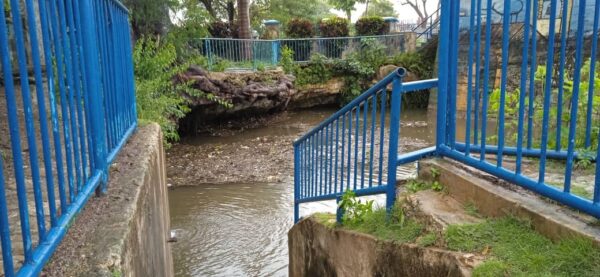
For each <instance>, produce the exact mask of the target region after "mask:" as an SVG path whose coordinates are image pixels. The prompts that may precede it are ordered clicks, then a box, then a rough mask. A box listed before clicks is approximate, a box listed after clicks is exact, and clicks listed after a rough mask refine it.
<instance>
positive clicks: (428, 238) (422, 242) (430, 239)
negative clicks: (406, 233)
mask: <svg viewBox="0 0 600 277" xmlns="http://www.w3.org/2000/svg"><path fill="white" fill-rule="evenodd" d="M437 239H438V237H437V235H436V234H435V233H429V234H426V235H424V236H422V237H420V238H419V239H418V240H417V244H418V245H419V246H422V247H428V246H432V245H434V244H435V242H436V241H437Z"/></svg>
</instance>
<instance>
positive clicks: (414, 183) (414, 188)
mask: <svg viewBox="0 0 600 277" xmlns="http://www.w3.org/2000/svg"><path fill="white" fill-rule="evenodd" d="M430 173H431V178H433V181H431V182H427V181H423V180H419V179H410V180H408V181H407V182H406V185H405V187H406V190H407V191H408V192H410V193H415V192H419V191H422V190H428V189H431V190H433V191H437V192H440V191H443V190H444V186H443V185H442V184H441V183H440V181H439V177H440V171H439V169H437V168H435V167H432V168H431V172H430Z"/></svg>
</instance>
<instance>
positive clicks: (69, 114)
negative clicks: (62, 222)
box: [57, 0, 78, 202]
mask: <svg viewBox="0 0 600 277" xmlns="http://www.w3.org/2000/svg"><path fill="white" fill-rule="evenodd" d="M57 2H58V6H57V10H58V20H59V21H58V23H59V27H60V33H61V36H60V37H61V45H62V49H61V50H62V58H63V59H64V61H61V63H62V62H64V68H66V83H67V87H66V89H65V90H64V93H62V95H61V99H60V100H61V101H60V106H61V108H62V110H63V114H62V117H63V125H64V126H63V127H64V128H65V130H64V132H65V145H67V148H69V151H68V152H67V156H68V159H69V160H68V162H67V168H68V173H69V174H70V176H69V201H70V202H73V201H75V182H78V180H77V176H73V174H74V173H75V174H77V162H76V161H75V157H74V156H76V155H77V154H76V153H77V151H76V149H75V145H72V143H73V141H72V140H75V138H74V137H73V132H74V131H73V130H72V129H73V124H72V123H73V120H72V119H71V118H73V117H74V115H73V110H72V109H71V108H70V105H69V103H70V101H68V100H69V99H71V94H72V89H73V73H72V71H71V50H70V46H69V43H68V42H67V41H68V39H69V38H68V35H67V28H66V26H67V23H66V15H65V9H64V2H63V1H60V0H59V1H57ZM59 71H62V70H61V69H59ZM61 73H62V72H61ZM71 147H72V148H71ZM69 162H70V165H69ZM73 163H75V168H73ZM74 178H75V179H74Z"/></svg>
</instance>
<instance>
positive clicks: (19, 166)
mask: <svg viewBox="0 0 600 277" xmlns="http://www.w3.org/2000/svg"><path fill="white" fill-rule="evenodd" d="M11 6H12V5H11ZM0 7H2V10H3V11H5V8H4V1H2V3H0ZM11 10H13V11H14V10H15V7H14V6H12V9H11ZM17 13H18V9H17ZM4 14H5V13H4V12H2V13H0V59H1V60H2V73H3V74H4V88H5V90H4V93H5V97H6V111H7V113H8V121H9V131H10V142H11V150H12V155H13V165H14V171H15V181H16V184H17V199H18V206H19V219H20V221H21V236H22V238H23V250H24V252H25V261H26V262H30V261H31V259H32V253H31V252H32V251H31V233H30V230H29V212H28V206H27V191H26V188H25V173H24V172H23V156H22V152H21V150H22V148H21V138H20V134H19V129H20V128H19V118H18V114H17V101H16V98H15V85H14V80H13V75H12V64H11V60H10V57H11V55H10V50H9V49H8V46H9V40H8V34H7V31H8V28H7V27H6V18H5V15H4ZM13 20H14V17H13ZM15 24H16V23H15ZM19 24H20V22H19ZM25 80H27V79H25ZM2 227H3V228H2V229H4V228H8V225H6V227H4V226H2ZM9 239H10V236H9ZM2 250H4V248H3V249H2ZM11 262H12V260H11ZM5 266H6V264H5Z"/></svg>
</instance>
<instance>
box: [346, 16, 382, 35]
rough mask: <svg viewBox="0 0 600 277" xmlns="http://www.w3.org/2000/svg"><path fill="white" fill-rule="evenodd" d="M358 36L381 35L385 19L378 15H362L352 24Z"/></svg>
mask: <svg viewBox="0 0 600 277" xmlns="http://www.w3.org/2000/svg"><path fill="white" fill-rule="evenodd" d="M354 28H355V29H356V34H357V35H359V36H376V35H383V34H384V33H385V30H386V25H385V20H383V17H380V16H368V17H362V18H360V19H359V20H358V21H356V24H355V25H354Z"/></svg>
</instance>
